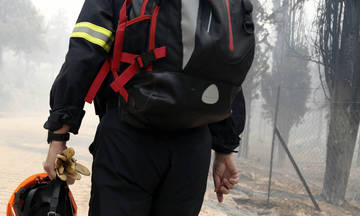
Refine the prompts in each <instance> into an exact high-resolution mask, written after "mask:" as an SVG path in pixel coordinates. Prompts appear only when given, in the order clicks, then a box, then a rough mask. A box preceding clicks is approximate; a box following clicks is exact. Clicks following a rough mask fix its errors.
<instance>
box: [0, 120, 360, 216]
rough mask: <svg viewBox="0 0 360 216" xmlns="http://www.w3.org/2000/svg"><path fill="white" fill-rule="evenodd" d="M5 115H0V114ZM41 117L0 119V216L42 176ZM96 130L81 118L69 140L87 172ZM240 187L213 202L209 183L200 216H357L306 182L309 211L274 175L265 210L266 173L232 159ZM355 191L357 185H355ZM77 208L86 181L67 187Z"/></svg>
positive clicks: (83, 201)
mask: <svg viewBox="0 0 360 216" xmlns="http://www.w3.org/2000/svg"><path fill="white" fill-rule="evenodd" d="M3 116H6V115H3ZM43 120H44V118H43V117H38V116H27V117H21V118H18V117H7V118H5V117H1V116H0V154H1V155H2V156H1V157H0V170H1V174H0V215H5V209H6V204H7V202H8V199H9V197H10V195H11V193H12V190H13V189H15V187H16V186H17V185H18V184H19V183H20V182H21V180H23V179H24V178H26V177H28V176H30V175H32V174H34V173H37V172H42V162H43V161H44V158H45V156H46V151H47V144H46V143H45V137H46V132H45V131H44V130H42V124H43ZM95 129H96V121H95V120H92V119H85V123H84V124H83V128H82V129H81V131H80V134H81V135H79V136H77V137H75V138H73V139H72V141H71V143H70V144H69V145H70V146H72V147H74V148H75V150H76V151H77V158H78V159H79V161H80V162H81V163H83V164H84V165H86V166H88V167H91V156H90V154H89V153H88V150H87V146H88V144H89V143H90V142H91V139H92V138H91V137H92V134H93V132H94V131H95ZM237 163H238V167H239V172H240V182H239V184H238V185H236V187H235V188H234V190H233V191H232V193H231V195H228V196H226V198H225V201H224V203H222V204H219V203H217V201H216V196H215V193H214V192H213V183H212V178H211V177H209V181H208V190H207V192H206V194H205V201H204V205H203V208H202V210H201V213H200V216H253V215H274V216H345V215H346V216H347V215H353V216H359V215H360V206H359V205H358V204H357V203H355V202H349V203H346V204H345V205H343V206H333V205H330V204H327V203H325V202H323V201H321V197H320V196H319V194H320V192H321V188H320V187H319V186H317V185H315V184H312V183H311V182H310V183H309V184H310V187H311V190H312V191H313V193H314V194H315V197H316V199H317V200H318V201H319V206H320V208H321V209H322V212H318V211H316V210H315V209H314V207H313V205H312V203H311V201H310V200H309V198H308V197H307V196H306V193H305V192H304V190H299V188H301V187H302V186H301V184H300V182H299V181H298V180H297V179H296V178H295V177H294V176H287V175H279V174H277V175H274V179H273V187H272V188H273V190H272V197H271V201H270V206H267V203H266V198H267V184H268V177H267V175H268V170H267V168H264V167H261V166H255V165H254V163H252V162H251V161H245V160H240V159H239V160H238V162H237ZM359 187H360V185H359ZM71 190H72V191H73V194H74V196H75V199H76V201H77V205H78V207H79V214H78V215H79V216H85V215H87V209H88V201H89V194H90V177H84V178H83V179H82V180H80V181H79V182H77V183H76V184H75V185H73V186H71Z"/></svg>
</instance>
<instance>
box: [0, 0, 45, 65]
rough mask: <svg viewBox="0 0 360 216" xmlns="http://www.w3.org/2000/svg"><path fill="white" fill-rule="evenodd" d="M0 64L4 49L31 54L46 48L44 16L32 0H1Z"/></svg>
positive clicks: (0, 63)
mask: <svg viewBox="0 0 360 216" xmlns="http://www.w3.org/2000/svg"><path fill="white" fill-rule="evenodd" d="M0 5H1V7H0V29H1V31H0V39H1V44H0V66H1V65H2V58H1V57H2V54H3V52H4V49H10V50H13V51H15V52H16V53H26V54H31V53H33V52H36V51H38V50H41V49H43V48H45V44H44V43H43V38H44V33H45V28H44V23H43V18H42V16H41V15H40V14H39V12H38V11H37V10H36V9H35V7H34V5H33V3H32V2H31V1H30V0H0Z"/></svg>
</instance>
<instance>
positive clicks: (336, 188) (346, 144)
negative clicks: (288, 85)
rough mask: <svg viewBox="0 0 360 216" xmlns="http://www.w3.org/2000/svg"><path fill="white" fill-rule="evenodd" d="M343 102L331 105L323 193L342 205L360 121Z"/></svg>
mask: <svg viewBox="0 0 360 216" xmlns="http://www.w3.org/2000/svg"><path fill="white" fill-rule="evenodd" d="M347 110H348V109H347V108H346V107H344V106H343V105H342V104H339V103H334V104H333V105H332V106H331V116H330V128H329V134H328V142H327V157H326V170H325V177H324V185H323V192H322V195H323V197H324V198H325V200H326V201H328V202H330V203H333V204H337V205H341V204H343V202H344V201H345V192H346V187H347V184H348V179H349V176H350V169H351V163H352V159H353V155H354V149H355V143H356V137H357V129H356V130H354V127H357V126H358V125H359V121H358V120H357V121H355V120H354V119H352V118H351V114H350V115H349V113H348V111H347Z"/></svg>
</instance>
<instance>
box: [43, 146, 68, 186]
mask: <svg viewBox="0 0 360 216" xmlns="http://www.w3.org/2000/svg"><path fill="white" fill-rule="evenodd" d="M64 149H66V145H65V142H55V141H53V142H52V143H51V144H50V146H49V151H48V154H47V157H46V161H45V163H44V170H45V172H47V173H48V175H49V178H50V179H51V180H54V179H55V178H56V171H55V160H56V155H57V154H59V153H61V152H62V151H63V150H64Z"/></svg>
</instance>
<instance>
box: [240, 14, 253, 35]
mask: <svg viewBox="0 0 360 216" xmlns="http://www.w3.org/2000/svg"><path fill="white" fill-rule="evenodd" d="M243 28H244V31H245V32H246V33H247V34H250V35H252V34H254V32H255V25H254V22H253V21H252V19H251V16H250V15H245V17H244V22H243Z"/></svg>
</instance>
